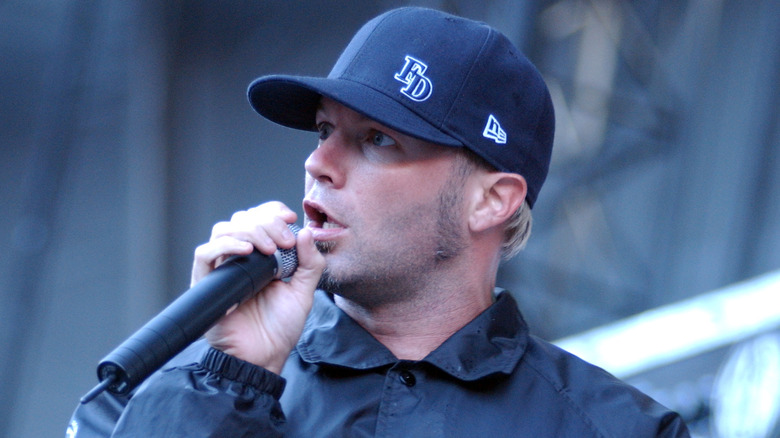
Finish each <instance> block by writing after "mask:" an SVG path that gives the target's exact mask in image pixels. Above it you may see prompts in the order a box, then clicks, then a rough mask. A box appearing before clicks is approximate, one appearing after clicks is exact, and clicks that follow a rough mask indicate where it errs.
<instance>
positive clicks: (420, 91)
mask: <svg viewBox="0 0 780 438" xmlns="http://www.w3.org/2000/svg"><path fill="white" fill-rule="evenodd" d="M426 69H428V66H427V65H425V63H424V62H422V61H419V60H417V59H414V58H412V57H411V56H409V55H407V56H406V64H404V68H402V69H401V71H399V72H398V73H396V74H395V76H394V77H395V79H396V80H398V81H400V82H402V83H403V84H406V86H405V87H403V88H401V93H403V94H404V96H406V97H408V98H409V99H412V100H414V101H416V102H422V101H424V100H426V99H428V98H429V97H431V93H432V92H433V84H432V83H431V80H430V79H428V78H427V77H426V76H425V74H424V73H425V70H426Z"/></svg>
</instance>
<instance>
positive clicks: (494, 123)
mask: <svg viewBox="0 0 780 438" xmlns="http://www.w3.org/2000/svg"><path fill="white" fill-rule="evenodd" d="M482 136H483V137H485V138H489V139H491V140H493V141H495V142H496V143H498V144H506V132H505V131H504V130H503V129H501V124H500V123H498V120H497V119H496V117H495V116H493V114H491V115H490V117H488V120H487V124H486V125H485V129H484V130H483V131H482Z"/></svg>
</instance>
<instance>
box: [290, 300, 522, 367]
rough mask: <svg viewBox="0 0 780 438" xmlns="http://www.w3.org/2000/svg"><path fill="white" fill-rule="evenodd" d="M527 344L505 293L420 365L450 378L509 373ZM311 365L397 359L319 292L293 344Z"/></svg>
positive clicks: (375, 364)
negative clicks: (296, 340)
mask: <svg viewBox="0 0 780 438" xmlns="http://www.w3.org/2000/svg"><path fill="white" fill-rule="evenodd" d="M527 343H528V327H527V325H526V323H525V321H524V320H523V317H522V315H521V314H520V311H519V310H518V308H517V303H516V302H515V300H514V299H513V298H512V296H511V295H510V294H509V293H508V292H505V291H499V293H498V296H497V299H496V302H495V303H493V305H492V306H490V307H489V308H488V309H487V310H485V311H484V312H483V313H482V314H480V315H479V316H477V317H476V318H475V319H474V320H472V321H471V322H470V323H468V324H467V325H466V326H464V327H463V328H462V329H460V330H459V331H457V332H456V333H455V334H454V335H452V336H451V337H450V338H449V339H448V340H446V341H445V342H444V343H443V344H442V345H440V346H439V347H438V348H437V349H436V350H434V351H433V352H431V353H430V354H429V355H428V356H427V357H426V358H425V359H423V360H422V362H427V363H430V364H431V365H434V366H436V367H437V368H439V369H441V370H442V371H444V372H446V373H448V374H450V375H451V376H453V377H455V378H457V379H461V380H465V381H473V380H477V379H481V378H483V377H486V376H489V375H493V374H499V373H500V374H509V373H511V371H512V370H513V369H514V368H515V366H516V365H517V362H518V361H519V360H520V358H521V357H522V355H523V353H524V351H525V347H526V345H527ZM297 350H298V353H299V354H300V356H301V358H302V359H303V360H304V361H306V362H308V363H312V364H320V365H332V366H338V367H346V368H352V369H358V370H367V369H372V368H378V367H383V366H390V365H392V364H395V363H397V362H398V359H397V358H396V357H395V356H394V355H393V354H392V353H391V352H390V351H389V350H388V349H387V348H385V347H384V346H383V345H382V344H381V343H380V342H379V341H377V340H376V339H375V338H374V337H373V336H371V334H370V333H368V332H367V331H366V330H365V329H363V328H362V327H361V326H360V325H359V324H357V323H356V322H355V321H354V320H352V318H350V317H349V316H348V315H347V314H345V313H344V312H343V311H341V309H339V308H338V307H337V306H336V305H335V303H334V302H333V297H332V296H331V295H328V294H326V293H325V292H322V291H318V292H317V293H316V295H315V299H314V307H313V308H312V311H311V313H310V314H309V319H308V320H307V321H306V326H305V328H304V331H303V334H302V335H301V339H300V341H299V342H298V346H297Z"/></svg>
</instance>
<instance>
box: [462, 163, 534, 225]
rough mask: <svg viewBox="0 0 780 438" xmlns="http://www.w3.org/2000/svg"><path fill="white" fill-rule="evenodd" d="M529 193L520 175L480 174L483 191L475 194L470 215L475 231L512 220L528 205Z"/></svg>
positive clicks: (480, 185)
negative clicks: (521, 206)
mask: <svg viewBox="0 0 780 438" xmlns="http://www.w3.org/2000/svg"><path fill="white" fill-rule="evenodd" d="M480 189H481V190H480ZM527 191H528V184H527V183H526V181H525V178H523V177H522V176H521V175H518V174H516V173H505V172H485V173H483V174H480V175H479V189H478V191H477V192H474V195H475V196H474V198H473V199H474V203H473V204H472V210H471V212H470V213H471V214H470V215H469V228H470V229H471V231H473V232H480V231H485V230H487V229H489V228H492V227H495V226H497V225H500V224H502V223H504V222H506V221H507V220H509V218H510V217H511V216H512V215H513V214H514V212H515V210H517V209H518V208H520V205H521V204H522V203H523V201H525V195H526V193H527Z"/></svg>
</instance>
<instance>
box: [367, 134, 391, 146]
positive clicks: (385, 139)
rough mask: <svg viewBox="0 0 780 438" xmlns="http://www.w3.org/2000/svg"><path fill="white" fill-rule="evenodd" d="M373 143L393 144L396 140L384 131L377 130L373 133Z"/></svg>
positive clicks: (381, 144)
mask: <svg viewBox="0 0 780 438" xmlns="http://www.w3.org/2000/svg"><path fill="white" fill-rule="evenodd" d="M371 144H373V145H374V146H393V145H395V140H393V138H392V137H390V136H389V135H387V134H385V133H384V132H380V131H375V132H374V133H373V134H371Z"/></svg>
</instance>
